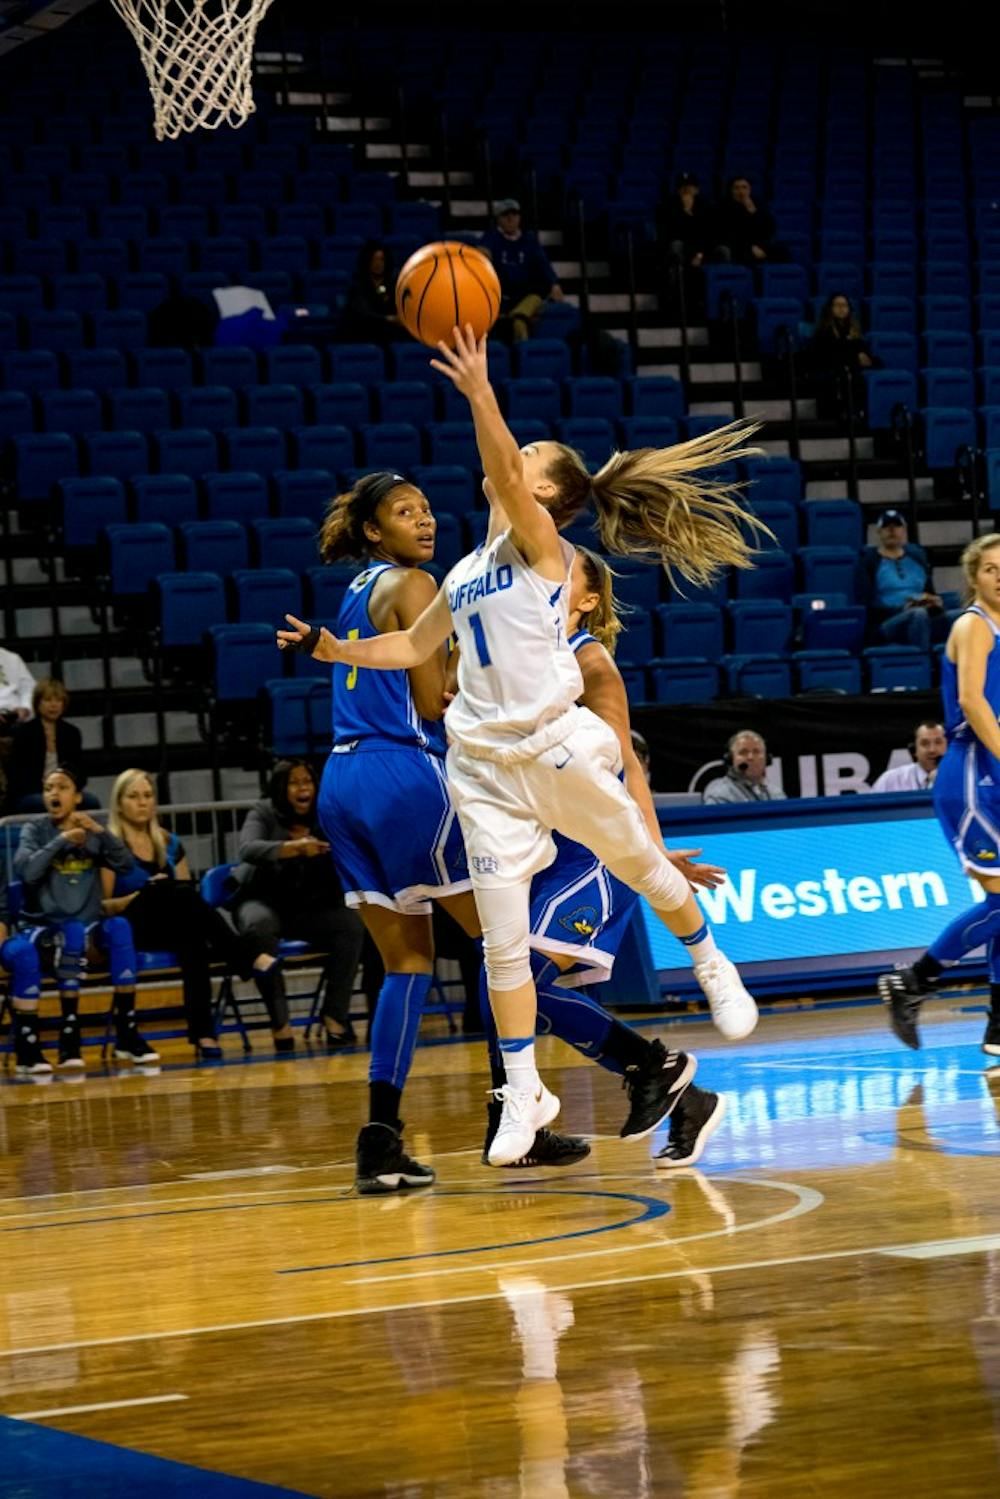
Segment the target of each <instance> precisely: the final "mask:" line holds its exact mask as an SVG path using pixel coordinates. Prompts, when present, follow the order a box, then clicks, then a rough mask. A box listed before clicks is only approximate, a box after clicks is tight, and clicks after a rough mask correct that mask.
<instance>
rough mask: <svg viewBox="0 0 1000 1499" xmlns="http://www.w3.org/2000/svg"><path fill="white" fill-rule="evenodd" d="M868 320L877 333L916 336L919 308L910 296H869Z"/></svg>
mask: <svg viewBox="0 0 1000 1499" xmlns="http://www.w3.org/2000/svg"><path fill="white" fill-rule="evenodd" d="M868 321H869V324H870V326H871V329H872V331H873V332H875V333H909V334H911V335H913V336H914V337H915V336H916V332H917V310H916V307H915V306H914V304H913V302H912V301H910V299H909V298H908V297H869V298H868Z"/></svg>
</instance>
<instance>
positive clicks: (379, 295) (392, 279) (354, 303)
mask: <svg viewBox="0 0 1000 1499" xmlns="http://www.w3.org/2000/svg"><path fill="white" fill-rule="evenodd" d="M408 336H409V335H408V334H407V332H406V330H405V329H404V328H403V327H402V325H401V324H400V321H399V318H398V317H397V315H396V276H395V272H394V271H393V268H392V264H391V262H390V259H389V254H388V251H387V250H386V248H385V245H383V244H381V243H380V242H379V241H378V240H374V239H370V240H368V241H367V243H365V244H364V245H362V247H361V249H360V250H359V251H358V263H357V266H356V267H355V270H354V277H353V279H352V281H351V284H350V287H349V288H348V291H347V301H346V303H345V306H344V312H343V316H342V317H341V320H340V337H341V338H342V339H344V340H345V342H348V343H366V344H379V345H380V346H381V347H382V348H385V347H386V346H387V345H388V344H391V343H393V342H395V341H397V340H398V339H401V338H407V337H408Z"/></svg>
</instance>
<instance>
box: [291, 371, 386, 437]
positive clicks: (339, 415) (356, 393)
mask: <svg viewBox="0 0 1000 1499" xmlns="http://www.w3.org/2000/svg"><path fill="white" fill-rule="evenodd" d="M306 403H307V409H308V413H309V421H310V423H315V425H316V426H321V427H326V426H329V427H337V426H340V427H351V428H354V427H360V426H361V425H362V424H363V423H364V422H370V421H371V419H372V413H371V397H370V393H369V390H368V388H367V386H364V385H359V384H358V382H357V381H356V380H341V381H338V382H337V383H336V384H329V385H327V384H322V383H320V384H318V385H310V387H309V389H308V390H307V391H306Z"/></svg>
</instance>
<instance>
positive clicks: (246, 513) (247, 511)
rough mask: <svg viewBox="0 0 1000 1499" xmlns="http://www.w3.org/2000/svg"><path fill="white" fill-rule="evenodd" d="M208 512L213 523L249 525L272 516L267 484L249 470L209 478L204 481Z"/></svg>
mask: <svg viewBox="0 0 1000 1499" xmlns="http://www.w3.org/2000/svg"><path fill="white" fill-rule="evenodd" d="M202 490H203V492H204V495H205V508H206V513H207V516H208V518H209V519H210V520H238V521H240V522H241V524H243V525H249V523H250V522H251V521H252V520H259V519H263V518H265V517H266V516H267V515H268V514H269V513H270V504H269V500H268V489H267V480H266V479H265V478H264V476H263V475H262V474H259V473H256V472H254V471H252V470H246V469H230V470H229V471H228V472H226V473H224V474H216V473H212V474H206V475H205V478H204V480H203V481H202Z"/></svg>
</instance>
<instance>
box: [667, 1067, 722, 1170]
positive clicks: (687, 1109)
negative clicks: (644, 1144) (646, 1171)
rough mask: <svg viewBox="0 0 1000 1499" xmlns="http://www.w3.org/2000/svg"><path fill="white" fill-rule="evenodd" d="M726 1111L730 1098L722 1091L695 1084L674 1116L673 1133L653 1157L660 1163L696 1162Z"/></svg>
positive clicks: (678, 1106)
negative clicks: (721, 1095)
mask: <svg viewBox="0 0 1000 1499" xmlns="http://www.w3.org/2000/svg"><path fill="white" fill-rule="evenodd" d="M725 1113H726V1100H725V1099H724V1098H721V1097H720V1096H719V1094H718V1093H709V1092H707V1091H706V1090H705V1089H704V1088H699V1087H696V1086H694V1085H692V1086H691V1087H690V1088H688V1090H687V1092H686V1093H685V1094H684V1097H683V1098H682V1099H681V1101H680V1103H679V1104H678V1105H677V1107H676V1108H675V1109H674V1112H673V1113H672V1114H671V1116H670V1135H669V1138H668V1140H667V1143H666V1145H665V1146H664V1147H663V1149H662V1150H661V1151H660V1152H659V1153H658V1154H657V1155H655V1156H654V1157H653V1160H654V1161H655V1162H656V1164H657V1166H660V1167H671V1166H693V1165H694V1163H695V1161H697V1160H700V1158H701V1153H702V1151H703V1150H704V1149H705V1146H706V1144H707V1143H708V1140H709V1138H710V1137H711V1136H712V1135H713V1134H714V1133H715V1131H716V1130H717V1129H718V1127H719V1125H720V1124H721V1123H722V1120H723V1118H724V1116H725Z"/></svg>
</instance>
